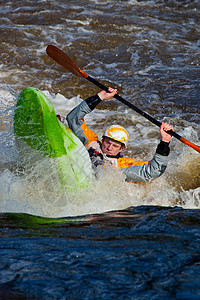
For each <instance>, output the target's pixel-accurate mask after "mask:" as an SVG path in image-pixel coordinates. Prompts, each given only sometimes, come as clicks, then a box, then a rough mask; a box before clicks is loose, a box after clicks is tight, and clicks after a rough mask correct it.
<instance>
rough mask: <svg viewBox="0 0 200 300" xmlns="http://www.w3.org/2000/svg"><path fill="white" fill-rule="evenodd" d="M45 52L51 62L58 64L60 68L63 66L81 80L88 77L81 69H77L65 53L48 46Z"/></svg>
mask: <svg viewBox="0 0 200 300" xmlns="http://www.w3.org/2000/svg"><path fill="white" fill-rule="evenodd" d="M46 52H47V54H48V55H49V56H50V57H51V58H52V59H53V60H55V61H56V62H57V63H59V64H60V65H61V66H63V67H64V68H65V69H67V70H68V71H69V72H71V73H73V74H74V75H76V76H78V77H83V78H87V77H88V75H87V74H86V73H85V72H83V71H82V70H81V69H79V67H78V66H77V65H76V64H75V63H74V61H73V60H72V59H71V58H70V57H69V56H68V55H67V54H66V53H64V52H63V51H62V50H60V49H59V48H57V47H56V46H53V45H49V46H48V47H47V49H46Z"/></svg>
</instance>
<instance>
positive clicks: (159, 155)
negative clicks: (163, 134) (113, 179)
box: [122, 141, 170, 182]
mask: <svg viewBox="0 0 200 300" xmlns="http://www.w3.org/2000/svg"><path fill="white" fill-rule="evenodd" d="M169 151H170V150H169V143H166V142H163V141H161V142H160V144H159V145H158V147H157V149H156V153H155V155H154V157H153V158H152V160H150V161H149V162H147V163H145V164H144V165H138V166H137V165H136V166H130V167H128V168H123V169H122V171H123V173H124V174H125V175H126V180H127V181H133V182H141V181H150V180H152V179H155V178H157V177H159V176H161V175H162V174H163V173H164V172H165V170H166V168H167V162H168V155H169Z"/></svg>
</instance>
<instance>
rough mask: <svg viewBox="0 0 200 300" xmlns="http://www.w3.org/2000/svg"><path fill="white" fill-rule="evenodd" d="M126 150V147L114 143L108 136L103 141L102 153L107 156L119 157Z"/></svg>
mask: <svg viewBox="0 0 200 300" xmlns="http://www.w3.org/2000/svg"><path fill="white" fill-rule="evenodd" d="M124 148H125V147H124V145H122V144H121V143H120V142H117V141H114V140H112V139H110V138H108V137H106V136H105V137H103V139H102V152H103V153H105V154H107V155H117V154H118V153H119V152H121V151H122V150H124Z"/></svg>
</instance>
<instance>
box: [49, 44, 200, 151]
mask: <svg viewBox="0 0 200 300" xmlns="http://www.w3.org/2000/svg"><path fill="white" fill-rule="evenodd" d="M46 52H47V54H48V55H49V56H50V57H51V58H52V59H53V60H55V61H56V62H57V63H59V64H60V65H61V66H63V67H64V68H65V69H67V70H68V71H70V72H71V73H73V74H74V75H76V76H78V77H82V78H85V79H87V80H89V81H90V82H92V83H93V84H95V85H96V86H98V87H99V88H100V89H102V90H105V91H106V92H108V88H107V87H106V86H104V85H103V84H101V83H100V82H98V81H97V80H96V79H94V78H92V77H90V76H89V75H87V74H86V73H85V72H84V71H82V70H81V69H79V67H78V66H77V65H76V64H75V62H74V61H73V60H72V59H71V58H70V57H69V56H68V55H67V54H66V53H64V52H63V51H62V50H60V49H59V48H57V47H56V46H53V45H49V46H47V49H46ZM114 97H115V98H116V99H117V100H119V101H120V102H122V103H124V104H125V105H127V106H128V107H130V108H131V109H133V110H134V111H136V112H137V113H139V114H140V115H141V116H143V117H144V118H146V119H148V120H149V121H150V122H152V123H153V124H155V125H156V126H158V127H160V126H161V122H159V121H157V120H156V119H154V118H153V117H152V116H150V115H148V114H147V113H145V112H144V111H142V110H141V109H139V108H138V107H136V106H135V105H133V104H132V103H130V102H128V101H127V100H125V99H124V98H122V97H121V96H119V95H117V94H116V95H115V96H114ZM167 133H168V134H170V135H172V136H174V137H175V138H176V139H178V140H179V141H181V142H182V143H183V144H185V145H187V146H189V147H191V148H193V149H194V150H196V151H197V152H199V153H200V147H199V146H197V145H195V144H193V143H191V142H190V141H188V140H186V139H185V138H183V137H182V136H180V135H179V134H178V133H176V132H174V131H172V130H169V131H167Z"/></svg>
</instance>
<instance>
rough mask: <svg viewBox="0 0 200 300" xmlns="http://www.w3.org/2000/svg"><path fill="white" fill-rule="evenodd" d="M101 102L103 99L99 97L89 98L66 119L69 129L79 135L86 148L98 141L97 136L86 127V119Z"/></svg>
mask: <svg viewBox="0 0 200 300" xmlns="http://www.w3.org/2000/svg"><path fill="white" fill-rule="evenodd" d="M100 102H101V99H100V98H99V96H98V95H95V96H92V97H89V98H87V99H86V100H84V101H82V102H81V103H80V104H79V105H78V106H76V107H75V108H74V109H73V110H72V111H71V112H70V113H69V114H68V115H67V117H66V119H67V122H68V126H69V128H70V129H71V130H72V131H73V132H74V133H75V134H76V135H77V137H78V138H79V139H80V140H81V141H82V143H83V144H84V145H85V146H86V145H87V144H89V143H91V142H93V141H97V140H98V137H97V135H96V134H95V133H94V132H93V131H92V130H91V129H89V128H88V127H87V126H86V124H85V121H84V117H85V115H86V114H88V113H90V112H91V111H92V110H93V109H94V108H95V107H96V106H97V105H98V104H99V103H100Z"/></svg>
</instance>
